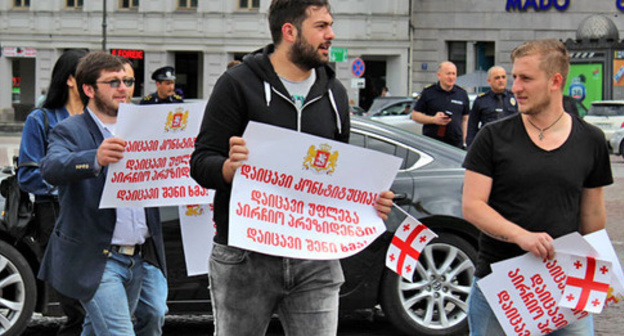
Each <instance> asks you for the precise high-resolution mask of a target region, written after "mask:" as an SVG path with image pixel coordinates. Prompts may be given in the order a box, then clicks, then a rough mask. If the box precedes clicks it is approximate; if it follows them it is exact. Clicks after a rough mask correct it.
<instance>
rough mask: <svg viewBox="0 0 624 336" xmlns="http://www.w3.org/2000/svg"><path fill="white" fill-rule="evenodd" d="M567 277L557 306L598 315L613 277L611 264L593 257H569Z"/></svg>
mask: <svg viewBox="0 0 624 336" xmlns="http://www.w3.org/2000/svg"><path fill="white" fill-rule="evenodd" d="M569 260H570V265H568V268H567V270H568V272H567V275H568V277H567V278H566V284H565V289H564V291H563V295H562V296H561V301H560V302H559V306H562V307H566V308H571V309H576V310H585V311H588V312H590V313H595V314H599V313H600V312H602V308H603V307H604V305H605V301H606V300H607V294H608V292H609V284H610V283H611V280H612V276H613V267H612V264H611V262H609V261H606V260H601V259H596V258H594V257H582V256H578V255H571V256H570V259H569Z"/></svg>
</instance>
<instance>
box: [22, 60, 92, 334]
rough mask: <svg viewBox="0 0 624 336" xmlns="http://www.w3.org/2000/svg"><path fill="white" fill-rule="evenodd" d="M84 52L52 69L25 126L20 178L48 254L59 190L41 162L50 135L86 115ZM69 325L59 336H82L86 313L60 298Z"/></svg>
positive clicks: (38, 237)
mask: <svg viewBox="0 0 624 336" xmlns="http://www.w3.org/2000/svg"><path fill="white" fill-rule="evenodd" d="M86 54H87V52H86V51H84V50H69V51H66V52H65V53H63V54H62V55H61V57H59V59H58V60H57V61H56V64H54V69H52V80H51V81H50V86H49V88H48V91H47V92H48V94H47V96H46V98H45V101H44V102H43V106H42V107H41V108H37V109H34V110H33V111H32V112H30V114H29V115H28V117H27V118H26V122H25V123H24V130H23V131H22V142H21V144H20V152H19V160H18V169H17V178H18V182H19V186H20V188H21V189H22V190H24V191H27V192H29V193H31V194H34V195H35V227H34V229H35V231H34V233H35V238H36V239H37V242H38V243H39V246H40V247H41V254H42V255H43V252H44V251H45V248H46V246H47V244H48V240H49V238H50V234H51V233H52V230H53V229H54V223H56V218H57V215H58V211H59V203H58V193H57V190H56V188H55V187H53V186H52V185H50V184H48V183H47V182H46V181H44V180H43V178H42V177H41V172H40V171H39V161H40V160H41V159H42V158H43V157H44V156H45V154H46V148H47V147H48V134H49V133H50V130H51V129H52V128H53V127H54V126H56V124H58V123H59V122H60V121H62V120H64V119H66V118H68V117H70V116H72V115H75V114H79V113H82V112H83V109H84V105H83V103H82V101H81V99H80V94H79V93H78V87H77V84H76V78H75V77H74V76H75V74H76V67H77V66H78V62H79V61H80V59H81V58H82V57H84V56H85V55H86ZM59 299H60V301H61V308H62V309H63V311H64V312H65V314H66V315H67V321H66V322H65V324H64V325H63V326H61V328H60V329H59V331H58V335H80V333H81V331H82V321H83V319H84V310H83V309H82V306H81V305H80V302H78V301H77V300H73V299H70V298H67V297H63V296H62V295H59Z"/></svg>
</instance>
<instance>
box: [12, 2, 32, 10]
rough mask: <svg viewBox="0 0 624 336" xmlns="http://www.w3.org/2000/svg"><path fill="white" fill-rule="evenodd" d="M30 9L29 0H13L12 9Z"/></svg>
mask: <svg viewBox="0 0 624 336" xmlns="http://www.w3.org/2000/svg"><path fill="white" fill-rule="evenodd" d="M28 8H30V0H13V9H28Z"/></svg>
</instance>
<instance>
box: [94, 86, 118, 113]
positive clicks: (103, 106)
mask: <svg viewBox="0 0 624 336" xmlns="http://www.w3.org/2000/svg"><path fill="white" fill-rule="evenodd" d="M93 101H94V103H95V107H97V109H98V111H100V112H101V113H104V114H106V115H107V116H111V117H116V116H117V110H118V107H115V106H113V105H111V104H109V103H107V102H106V101H104V99H102V97H101V96H100V94H99V92H98V91H95V96H94V97H93Z"/></svg>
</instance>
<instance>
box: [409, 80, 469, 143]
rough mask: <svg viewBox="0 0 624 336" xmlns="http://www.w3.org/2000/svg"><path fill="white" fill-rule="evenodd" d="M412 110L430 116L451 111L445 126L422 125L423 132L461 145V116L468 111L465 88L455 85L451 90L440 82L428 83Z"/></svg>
mask: <svg viewBox="0 0 624 336" xmlns="http://www.w3.org/2000/svg"><path fill="white" fill-rule="evenodd" d="M414 110H416V111H418V112H422V113H424V114H426V115H430V116H434V115H436V113H438V112H445V111H449V112H451V113H453V115H452V116H451V122H450V123H449V124H448V125H446V126H438V125H433V124H430V125H423V134H424V135H426V136H429V137H432V138H434V139H437V140H440V141H443V142H446V143H448V144H450V145H453V146H457V147H461V146H462V142H463V134H462V129H461V124H462V117H463V116H464V115H467V114H468V113H469V112H470V107H469V102H468V94H467V93H466V90H464V89H462V88H461V87H459V86H457V85H455V86H453V88H452V89H451V91H445V90H443V89H442V88H441V87H440V83H436V84H433V85H429V86H427V87H426V88H425V89H424V90H423V92H422V94H421V95H420V98H418V100H417V101H416V103H415V104H414ZM441 127H442V129H440V128H441Z"/></svg>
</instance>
